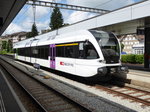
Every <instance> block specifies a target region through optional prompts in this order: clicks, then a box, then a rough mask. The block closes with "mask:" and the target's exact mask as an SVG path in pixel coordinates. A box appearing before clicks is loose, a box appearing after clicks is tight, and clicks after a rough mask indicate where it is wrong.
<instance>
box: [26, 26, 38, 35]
mask: <svg viewBox="0 0 150 112" xmlns="http://www.w3.org/2000/svg"><path fill="white" fill-rule="evenodd" d="M37 35H38V31H37V27H36V25H35V23H34V24H33V25H32V29H31V32H29V33H27V38H30V37H35V36H37Z"/></svg>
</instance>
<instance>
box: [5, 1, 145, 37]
mask: <svg viewBox="0 0 150 112" xmlns="http://www.w3.org/2000/svg"><path fill="white" fill-rule="evenodd" d="M39 1H49V2H52V1H55V2H56V3H65V4H72V5H78V6H86V7H92V8H99V9H105V10H110V11H111V10H115V9H117V8H120V7H123V6H126V5H129V4H133V3H136V2H140V1H143V0H39ZM52 11H53V9H52V8H50V7H41V6H36V12H35V18H36V19H35V23H36V26H37V29H38V31H39V32H41V30H45V29H49V28H50V27H49V23H50V16H51V13H52ZM60 11H61V13H62V15H63V19H64V23H69V24H72V23H75V22H78V21H81V20H84V19H87V18H90V17H93V16H96V15H98V14H95V13H89V12H83V11H72V10H66V9H60ZM33 21H34V20H33V7H32V5H24V7H23V8H22V9H21V10H20V12H19V13H18V15H17V16H16V17H15V18H14V20H13V21H12V22H11V24H10V25H9V26H8V28H7V29H6V31H5V32H4V33H3V35H7V34H12V33H15V32H21V31H26V32H29V31H31V27H32V24H33Z"/></svg>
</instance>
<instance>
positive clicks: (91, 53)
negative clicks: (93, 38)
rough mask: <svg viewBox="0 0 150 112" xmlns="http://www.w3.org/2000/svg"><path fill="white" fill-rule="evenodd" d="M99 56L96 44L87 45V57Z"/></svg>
mask: <svg viewBox="0 0 150 112" xmlns="http://www.w3.org/2000/svg"><path fill="white" fill-rule="evenodd" d="M97 58H99V56H98V54H97V51H96V49H95V48H94V46H93V45H92V44H91V43H89V44H88V45H86V46H85V59H97Z"/></svg>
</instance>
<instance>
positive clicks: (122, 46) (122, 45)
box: [121, 43, 124, 52]
mask: <svg viewBox="0 0 150 112" xmlns="http://www.w3.org/2000/svg"><path fill="white" fill-rule="evenodd" d="M123 49H124V44H123V43H121V52H122V51H123Z"/></svg>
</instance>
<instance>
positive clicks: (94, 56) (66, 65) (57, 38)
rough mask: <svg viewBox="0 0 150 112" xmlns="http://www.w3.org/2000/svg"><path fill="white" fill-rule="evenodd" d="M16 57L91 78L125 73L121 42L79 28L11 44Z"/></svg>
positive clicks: (111, 37) (97, 32)
mask: <svg viewBox="0 0 150 112" xmlns="http://www.w3.org/2000/svg"><path fill="white" fill-rule="evenodd" d="M13 48H14V51H15V59H17V60H21V61H25V62H29V63H32V64H39V65H40V66H44V67H47V68H50V69H54V70H57V71H61V72H66V73H69V74H71V75H73V76H80V77H84V78H87V79H90V80H100V81H102V80H104V79H107V78H108V77H110V76H111V74H114V73H126V72H127V71H128V70H127V68H126V67H123V66H122V65H121V61H120V51H121V49H120V43H119V41H118V39H117V38H116V36H115V35H114V34H113V33H111V32H105V31H97V30H80V31H75V32H69V33H66V34H60V35H50V34H49V33H47V34H43V35H39V36H36V37H34V38H29V39H26V40H23V41H20V42H18V43H16V44H14V47H13Z"/></svg>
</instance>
